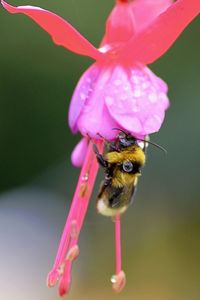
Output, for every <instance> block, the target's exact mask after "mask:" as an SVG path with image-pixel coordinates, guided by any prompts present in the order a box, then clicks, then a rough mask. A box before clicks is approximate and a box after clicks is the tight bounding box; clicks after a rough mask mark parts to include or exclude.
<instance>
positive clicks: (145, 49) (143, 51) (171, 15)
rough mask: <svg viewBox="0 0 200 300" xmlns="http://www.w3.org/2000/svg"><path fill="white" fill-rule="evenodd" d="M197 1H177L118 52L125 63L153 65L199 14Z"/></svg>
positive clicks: (199, 3)
mask: <svg viewBox="0 0 200 300" xmlns="http://www.w3.org/2000/svg"><path fill="white" fill-rule="evenodd" d="M199 12H200V1H199V0H178V1H176V2H175V3H174V4H172V5H171V6H170V7H169V8H168V9H167V10H166V11H165V12H164V13H163V14H161V15H160V16H159V17H158V18H156V19H155V21H154V22H153V23H152V24H151V25H150V26H149V27H148V28H147V29H146V30H144V31H142V32H141V33H139V34H138V35H137V36H135V37H134V38H132V39H131V40H130V41H129V42H128V43H127V44H126V45H125V46H124V47H123V48H122V49H121V50H120V51H119V55H121V57H122V58H123V59H124V60H126V61H129V62H130V61H131V60H132V61H138V62H142V63H144V64H150V63H153V62H154V61H155V60H156V59H158V58H159V57H160V56H162V55H163V54H164V53H165V52H166V51H167V50H168V49H169V48H170V47H171V46H172V44H173V43H174V42H175V40H176V39H177V38H178V36H179V35H180V34H181V33H182V31H183V30H184V29H185V28H186V26H187V25H188V24H189V23H190V22H191V21H192V20H193V19H194V18H195V17H196V16H197V15H198V14H199Z"/></svg>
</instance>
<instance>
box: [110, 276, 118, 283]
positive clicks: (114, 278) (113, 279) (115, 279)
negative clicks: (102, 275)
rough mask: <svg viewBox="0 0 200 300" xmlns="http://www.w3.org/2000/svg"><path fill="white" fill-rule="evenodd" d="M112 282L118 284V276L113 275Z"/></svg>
mask: <svg viewBox="0 0 200 300" xmlns="http://www.w3.org/2000/svg"><path fill="white" fill-rule="evenodd" d="M110 281H111V282H112V283H116V282H117V277H116V275H113V276H112V277H111V278H110Z"/></svg>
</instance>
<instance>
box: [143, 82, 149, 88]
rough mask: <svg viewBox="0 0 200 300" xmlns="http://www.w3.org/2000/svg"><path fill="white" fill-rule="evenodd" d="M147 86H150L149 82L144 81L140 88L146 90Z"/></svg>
mask: <svg viewBox="0 0 200 300" xmlns="http://www.w3.org/2000/svg"><path fill="white" fill-rule="evenodd" d="M149 86H150V82H149V81H145V82H144V83H143V84H142V88H143V89H144V90H145V89H147V88H148V87H149Z"/></svg>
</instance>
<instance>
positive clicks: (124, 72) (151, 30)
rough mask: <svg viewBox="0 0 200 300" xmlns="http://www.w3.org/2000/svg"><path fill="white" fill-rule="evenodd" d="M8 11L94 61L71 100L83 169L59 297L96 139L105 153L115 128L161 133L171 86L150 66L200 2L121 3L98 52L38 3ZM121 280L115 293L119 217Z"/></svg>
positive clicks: (62, 250) (64, 244)
mask: <svg viewBox="0 0 200 300" xmlns="http://www.w3.org/2000/svg"><path fill="white" fill-rule="evenodd" d="M1 2H2V5H3V6H4V8H5V9H6V10H8V11H9V12H10V13H23V14H25V15H27V16H29V17H30V18H32V19H33V20H34V21H35V22H36V23H37V24H38V25H40V26H41V27H42V28H43V29H44V30H46V31H47V32H48V33H49V34H50V35H51V36H52V39H53V41H54V42H55V43H56V44H57V45H61V46H63V47H65V48H67V49H68V50H70V51H72V52H75V53H77V54H81V55H86V56H89V57H91V58H92V59H94V60H95V63H94V64H93V65H92V66H91V67H90V68H89V69H88V70H87V71H86V72H85V73H84V74H83V76H82V77H81V79H80V81H79V83H78V85H77V87H76V89H75V92H74V94H73V97H72V101H71V104H70V111H69V125H70V127H71V129H72V131H73V132H74V133H76V132H78V131H80V132H81V134H82V135H83V138H82V140H81V141H80V143H79V144H78V145H77V146H76V148H75V150H74V151H73V153H72V162H73V164H74V165H76V166H82V170H81V173H80V177H79V181H78V185H77V188H76V192H75V195H74V198H73V201H72V205H71V208H70V212H69V215H68V218H67V222H66V225H65V228H64V232H63V235H62V238H61V242H60V245H59V249H58V254H57V257H56V260H55V263H54V266H53V269H52V271H51V272H50V273H49V275H48V279H47V283H48V285H49V286H53V285H54V284H55V283H56V281H57V280H59V292H60V295H64V294H65V293H67V292H68V291H69V288H70V282H71V266H72V262H73V260H74V259H75V258H76V257H77V256H78V254H79V248H78V236H79V233H80V230H81V227H82V224H83V220H84V217H85V214H86V211H87V206H88V203H89V199H90V196H91V192H92V189H93V186H94V182H95V178H96V174H97V170H98V165H97V161H96V157H95V154H94V153H93V150H92V141H93V142H95V144H96V145H97V147H98V149H99V151H100V153H102V151H103V141H102V140H101V138H100V136H103V137H105V138H106V139H108V140H113V139H115V137H116V132H114V131H113V130H112V129H113V128H116V127H117V128H119V129H123V130H126V131H128V132H130V133H131V134H132V135H133V136H135V137H137V138H142V137H144V136H146V135H149V134H151V133H153V132H156V131H158V130H159V129H160V127H161V125H162V123H163V120H164V115H165V110H166V109H167V108H168V107H169V100H168V98H167V85H166V84H165V82H164V81H163V80H161V79H160V78H158V77H157V76H156V75H155V74H153V73H152V72H151V71H150V69H149V68H148V67H147V65H148V64H151V63H153V62H154V61H156V60H157V59H158V58H160V57H161V56H162V55H163V54H164V53H165V52H166V51H167V50H168V49H169V48H170V47H171V46H172V44H173V43H174V42H175V40H176V39H177V38H178V36H179V35H180V34H181V32H182V31H183V30H184V29H185V27H186V26H187V25H188V24H189V23H190V22H191V21H192V20H193V19H194V18H195V17H196V16H197V15H198V14H199V12H200V0H178V1H176V2H175V3H173V1H171V0H156V1H155V0H134V1H128V0H117V1H116V5H115V7H114V8H113V10H112V12H111V14H110V16H109V18H108V20H107V24H106V32H105V36H104V38H103V41H102V43H101V47H100V49H96V48H95V47H94V46H93V45H92V44H90V43H89V42H88V41H87V40H86V39H85V38H84V37H83V36H82V35H81V34H80V33H78V32H77V31H76V30H75V29H74V28H73V27H72V26H71V25H70V24H69V23H68V22H66V21H64V20H63V19H62V18H60V17H58V16H57V15H55V14H54V13H52V12H49V11H47V10H44V9H42V8H39V7H34V6H19V7H14V6H11V5H9V4H7V3H6V2H4V1H3V0H2V1H1ZM116 257H117V260H116V276H115V277H114V278H112V282H113V289H114V290H115V291H116V292H119V291H121V290H122V289H123V287H124V285H125V274H124V272H123V271H122V270H121V248H120V218H119V217H117V218H116Z"/></svg>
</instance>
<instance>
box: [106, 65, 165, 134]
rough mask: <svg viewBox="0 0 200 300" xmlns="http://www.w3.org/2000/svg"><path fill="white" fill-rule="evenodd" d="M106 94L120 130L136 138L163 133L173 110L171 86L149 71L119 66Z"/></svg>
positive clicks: (107, 101) (110, 112)
mask: <svg viewBox="0 0 200 300" xmlns="http://www.w3.org/2000/svg"><path fill="white" fill-rule="evenodd" d="M113 87H114V88H113ZM105 90H106V97H105V103H106V106H107V109H108V111H109V114H110V116H112V118H113V119H114V120H115V121H116V122H117V123H118V124H119V126H120V127H122V128H124V129H125V130H127V131H129V132H130V133H132V134H133V135H134V136H136V137H142V136H145V135H148V134H151V133H154V132H156V131H158V130H159V128H160V127H161V125H162V123H163V120H164V115H165V110H166V109H167V108H168V106H169V100H168V98H167V95H166V93H167V85H166V84H165V83H164V81H162V80H161V79H160V78H158V77H157V76H156V75H154V74H153V73H152V72H151V71H150V70H149V69H148V68H143V67H139V66H133V67H131V68H129V69H125V68H123V67H122V66H116V67H115V68H114V69H113V73H112V76H111V78H110V81H109V83H108V84H107V86H106V88H105Z"/></svg>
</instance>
